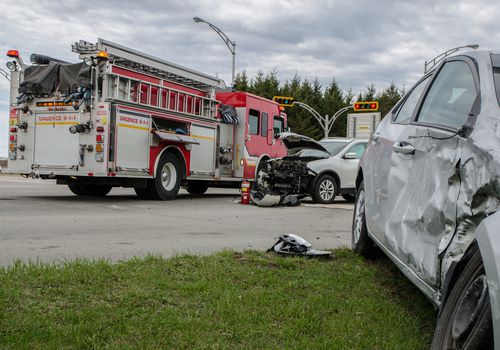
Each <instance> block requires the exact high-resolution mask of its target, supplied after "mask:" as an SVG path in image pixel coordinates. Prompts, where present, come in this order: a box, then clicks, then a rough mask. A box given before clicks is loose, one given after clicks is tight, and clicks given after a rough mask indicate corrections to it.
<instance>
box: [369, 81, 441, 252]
mask: <svg viewBox="0 0 500 350" xmlns="http://www.w3.org/2000/svg"><path fill="white" fill-rule="evenodd" d="M430 79H431V74H428V75H426V76H425V77H423V78H422V79H421V80H420V81H419V82H417V84H415V86H414V87H413V88H412V89H411V90H410V91H409V92H408V93H407V94H406V95H405V96H404V97H403V98H402V99H401V100H400V102H398V104H397V105H396V106H395V107H394V108H393V110H392V111H391V113H389V115H388V116H386V117H385V118H384V119H383V120H382V122H381V123H380V125H379V126H378V128H377V130H376V131H375V133H374V134H373V135H372V138H371V140H370V142H369V144H368V148H367V150H366V154H365V156H364V158H363V174H364V181H365V193H366V198H365V200H366V212H365V215H366V221H367V225H368V230H369V232H370V233H371V234H372V235H373V236H375V238H376V240H377V241H379V243H380V244H382V245H384V246H387V245H388V244H387V243H386V242H385V238H386V236H385V232H386V230H387V227H386V223H387V222H389V218H390V217H391V216H392V213H393V212H394V211H395V210H396V208H395V205H396V203H397V200H394V198H397V197H398V196H400V194H401V191H402V189H403V188H404V186H405V185H406V183H407V182H408V176H409V174H408V172H407V171H404V170H403V168H402V167H401V166H395V167H393V166H392V160H393V159H392V158H393V153H394V151H393V145H394V143H396V142H397V141H398V140H401V138H402V137H403V136H402V135H403V134H404V133H405V130H406V129H407V128H408V127H409V123H410V122H411V121H412V118H413V116H414V113H415V110H416V108H417V105H418V103H419V101H420V100H421V97H422V95H423V93H424V91H425V89H426V86H427V85H428V83H429V81H430ZM395 160H396V161H397V162H399V161H400V160H399V159H395ZM407 160H408V161H411V160H412V158H408V159H407ZM389 185H390V186H389Z"/></svg>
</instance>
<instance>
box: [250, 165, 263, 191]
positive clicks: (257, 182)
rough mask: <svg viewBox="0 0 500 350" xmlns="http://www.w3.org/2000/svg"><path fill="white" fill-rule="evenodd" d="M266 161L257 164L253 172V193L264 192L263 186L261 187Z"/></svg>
mask: <svg viewBox="0 0 500 350" xmlns="http://www.w3.org/2000/svg"><path fill="white" fill-rule="evenodd" d="M266 161H267V159H263V160H261V161H260V162H259V165H258V166H257V171H256V172H255V179H253V186H252V188H253V190H254V191H260V192H263V191H264V190H265V188H264V186H262V184H261V183H262V181H263V180H262V176H263V174H265V172H266V168H267V163H266Z"/></svg>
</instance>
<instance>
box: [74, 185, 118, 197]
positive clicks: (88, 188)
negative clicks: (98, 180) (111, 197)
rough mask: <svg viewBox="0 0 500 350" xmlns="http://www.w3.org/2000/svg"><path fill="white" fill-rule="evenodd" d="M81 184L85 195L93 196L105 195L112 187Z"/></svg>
mask: <svg viewBox="0 0 500 350" xmlns="http://www.w3.org/2000/svg"><path fill="white" fill-rule="evenodd" d="M79 186H80V189H81V191H82V192H83V195H84V196H91V197H104V196H105V195H107V194H108V193H109V192H110V191H111V189H112V187H111V186H106V185H90V184H79Z"/></svg>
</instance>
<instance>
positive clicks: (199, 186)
mask: <svg viewBox="0 0 500 350" xmlns="http://www.w3.org/2000/svg"><path fill="white" fill-rule="evenodd" d="M207 190H208V184H207V183H206V182H202V181H190V182H189V183H188V184H187V186H186V191H188V193H190V194H199V195H200V194H203V193H205V192H207Z"/></svg>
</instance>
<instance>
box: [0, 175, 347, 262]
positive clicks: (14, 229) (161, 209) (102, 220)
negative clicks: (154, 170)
mask: <svg viewBox="0 0 500 350" xmlns="http://www.w3.org/2000/svg"><path fill="white" fill-rule="evenodd" d="M238 201H239V193H238V190H227V189H209V191H208V192H207V194H205V195H203V196H198V197H197V196H191V195H189V194H188V193H187V192H185V191H184V190H181V192H180V194H179V197H178V198H177V199H176V200H174V201H169V202H157V201H145V200H140V199H138V198H137V197H136V196H135V193H134V192H133V190H132V189H121V188H115V189H113V190H112V191H111V193H110V194H109V195H108V196H106V197H104V198H85V197H77V196H75V195H73V194H72V193H71V192H70V191H69V190H68V189H67V187H66V186H58V185H55V183H54V182H53V181H42V180H31V179H24V178H22V177H18V176H11V175H5V174H4V175H1V174H0V265H9V264H11V263H12V262H14V261H15V260H17V259H21V260H24V261H27V260H31V261H43V262H52V261H64V260H67V259H74V258H76V257H89V258H106V259H110V260H112V261H116V260H120V259H128V258H131V257H134V256H144V255H146V254H150V253H151V254H161V255H163V256H172V255H175V254H184V253H194V254H207V253H211V252H214V251H219V250H221V249H225V248H230V249H235V250H245V249H256V250H265V249H267V248H269V247H270V246H271V245H272V244H273V243H274V242H275V238H276V237H278V236H279V235H280V234H284V233H295V234H298V235H300V236H302V237H303V238H305V239H306V240H308V241H309V242H311V243H312V244H313V246H314V248H318V249H328V248H336V247H340V246H348V245H350V230H351V220H352V207H353V205H352V204H350V203H346V202H344V201H343V200H342V199H341V197H339V200H338V202H336V203H334V204H331V205H317V204H312V203H307V202H306V203H304V204H303V205H301V206H299V207H293V208H288V207H286V208H285V207H280V208H259V207H256V206H252V205H241V204H239V203H238Z"/></svg>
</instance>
